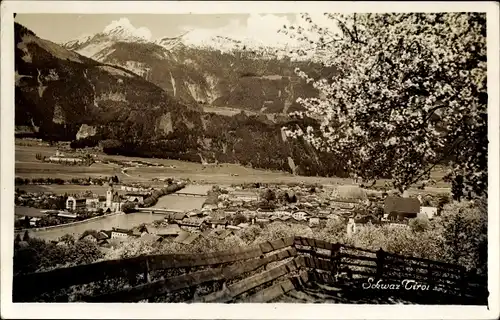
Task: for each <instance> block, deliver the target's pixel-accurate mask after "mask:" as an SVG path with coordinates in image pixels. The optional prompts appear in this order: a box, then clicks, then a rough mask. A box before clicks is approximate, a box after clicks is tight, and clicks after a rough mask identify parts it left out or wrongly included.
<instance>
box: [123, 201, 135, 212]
mask: <svg viewBox="0 0 500 320" xmlns="http://www.w3.org/2000/svg"><path fill="white" fill-rule="evenodd" d="M122 211H123V212H124V213H131V212H134V211H135V203H133V202H125V203H124V204H123V205H122Z"/></svg>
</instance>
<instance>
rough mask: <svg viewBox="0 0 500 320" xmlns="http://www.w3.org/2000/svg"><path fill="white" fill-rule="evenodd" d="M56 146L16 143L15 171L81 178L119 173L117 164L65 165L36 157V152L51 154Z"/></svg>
mask: <svg viewBox="0 0 500 320" xmlns="http://www.w3.org/2000/svg"><path fill="white" fill-rule="evenodd" d="M56 150H57V148H56V147H46V146H19V145H16V158H15V173H16V177H21V178H42V177H51V178H61V179H65V180H67V179H71V178H81V177H100V176H111V175H117V174H118V173H120V168H119V167H118V166H112V165H106V164H102V163H94V164H93V165H91V166H67V165H63V164H56V163H47V162H41V161H40V160H37V159H36V154H37V153H40V154H41V155H42V156H51V155H54V153H55V152H56Z"/></svg>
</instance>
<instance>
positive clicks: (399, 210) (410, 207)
mask: <svg viewBox="0 0 500 320" xmlns="http://www.w3.org/2000/svg"><path fill="white" fill-rule="evenodd" d="M419 212H420V201H418V199H415V198H401V197H396V196H388V197H387V198H385V200H384V218H387V219H389V220H391V221H394V220H404V219H411V218H416V217H417V215H418V213H419Z"/></svg>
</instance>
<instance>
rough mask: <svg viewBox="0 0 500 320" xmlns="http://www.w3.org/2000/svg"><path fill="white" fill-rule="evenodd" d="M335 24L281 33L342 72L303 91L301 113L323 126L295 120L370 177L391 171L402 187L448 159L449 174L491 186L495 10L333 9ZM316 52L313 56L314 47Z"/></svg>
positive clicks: (472, 185)
mask: <svg viewBox="0 0 500 320" xmlns="http://www.w3.org/2000/svg"><path fill="white" fill-rule="evenodd" d="M325 16H326V17H327V18H328V19H327V21H329V23H328V24H323V25H320V24H318V23H315V22H314V21H313V20H312V19H311V17H310V16H309V15H307V14H304V15H303V16H302V17H303V19H304V20H305V21H306V23H307V27H306V28H304V27H302V26H299V27H298V28H297V27H294V26H291V27H290V26H289V27H287V26H285V28H284V30H281V31H282V32H285V33H288V34H289V35H291V36H292V37H296V38H297V39H298V40H299V41H301V42H302V43H303V44H304V45H303V46H301V48H300V49H298V50H294V53H295V54H296V55H299V56H313V59H315V60H317V61H318V62H321V63H322V64H323V66H325V67H334V68H335V69H336V71H335V72H334V73H333V75H332V76H331V77H329V78H321V79H313V78H311V77H309V76H308V75H306V74H305V73H304V72H302V71H300V70H296V72H297V73H298V75H299V76H300V77H301V78H303V79H305V80H307V81H308V82H312V83H313V86H314V87H315V88H316V89H317V90H318V91H319V93H320V94H319V98H318V97H313V98H306V99H302V98H299V99H298V100H297V101H298V102H299V103H300V104H301V105H302V106H303V107H304V108H305V110H306V111H304V112H297V113H294V115H295V116H297V117H299V118H306V117H309V118H313V119H317V120H318V125H317V126H315V127H314V126H307V127H300V126H299V125H296V126H294V127H287V130H286V132H287V134H288V135H289V136H291V137H303V138H304V139H305V140H306V141H308V142H310V143H311V144H312V145H313V146H314V147H316V148H317V149H320V150H324V151H327V152H329V153H332V154H334V155H335V156H336V157H338V158H339V159H340V160H344V161H345V163H346V169H347V170H349V172H350V173H351V174H352V175H353V176H358V177H360V178H362V179H363V180H364V181H374V180H378V179H381V178H384V177H390V178H392V183H393V185H394V187H396V188H397V189H399V191H401V192H403V191H404V190H406V189H407V188H408V187H409V186H410V185H412V184H414V183H416V182H419V181H422V180H427V179H429V176H430V172H431V170H432V169H433V168H434V167H435V166H437V165H439V164H449V165H450V167H451V171H450V172H449V174H448V176H449V177H450V179H454V178H455V177H457V176H459V175H462V176H463V178H464V181H463V183H464V187H465V188H466V189H467V191H472V192H474V193H475V194H476V195H481V194H483V193H486V192H487V98H488V96H487V90H486V15H485V14H483V13H437V14H435V13H395V14H347V15H344V14H325ZM313 54H314V55H313Z"/></svg>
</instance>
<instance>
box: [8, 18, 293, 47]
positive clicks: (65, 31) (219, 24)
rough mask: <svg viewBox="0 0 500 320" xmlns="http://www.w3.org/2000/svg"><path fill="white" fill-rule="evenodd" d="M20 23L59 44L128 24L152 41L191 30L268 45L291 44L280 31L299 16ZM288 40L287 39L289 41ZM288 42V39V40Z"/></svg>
mask: <svg viewBox="0 0 500 320" xmlns="http://www.w3.org/2000/svg"><path fill="white" fill-rule="evenodd" d="M15 20H16V22H18V23H20V24H22V25H24V26H25V27H27V28H29V29H31V30H32V31H34V32H35V33H36V34H37V35H38V36H39V37H41V38H43V39H47V40H51V41H53V42H56V43H63V42H67V41H70V40H74V39H77V38H78V37H80V36H84V35H91V34H95V33H98V32H102V31H103V30H105V29H106V28H111V27H112V26H115V25H126V26H127V27H128V28H131V30H133V31H134V32H135V33H136V34H138V35H140V36H142V37H145V38H147V39H150V40H154V39H158V38H162V37H175V36H178V35H180V34H183V33H185V32H186V31H190V32H189V34H190V36H191V38H192V39H197V38H204V37H207V36H209V35H225V36H228V37H231V38H237V39H238V38H241V37H245V38H251V39H258V40H259V42H263V43H265V44H274V43H276V42H283V41H289V38H288V37H287V36H285V35H282V34H278V33H277V31H278V29H279V28H281V27H282V26H283V25H285V24H287V25H289V24H293V23H295V22H296V21H297V20H298V18H297V14H296V13H293V14H135V15H133V14H132V15H130V14H118V15H117V14H18V15H17V16H16V18H15ZM285 37H286V38H285ZM285 39H286V40H285Z"/></svg>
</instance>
